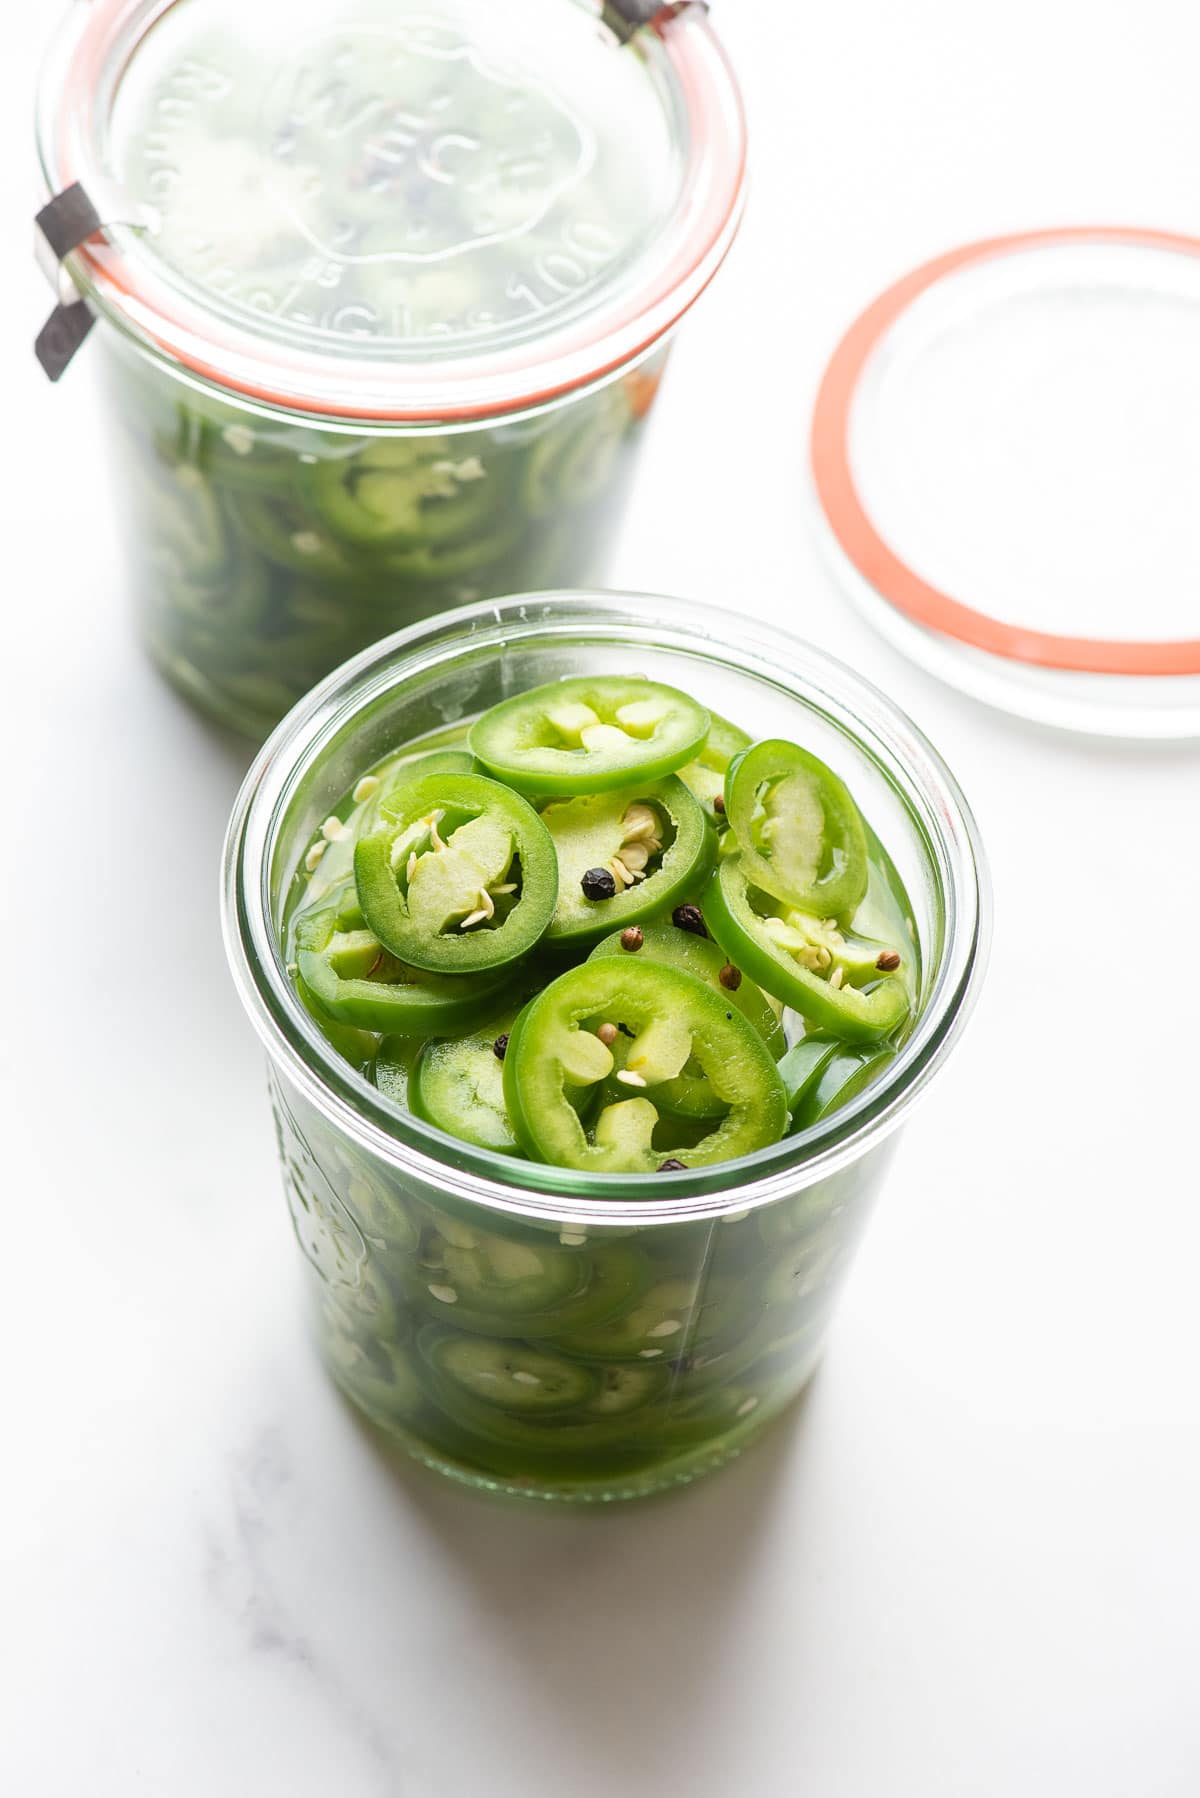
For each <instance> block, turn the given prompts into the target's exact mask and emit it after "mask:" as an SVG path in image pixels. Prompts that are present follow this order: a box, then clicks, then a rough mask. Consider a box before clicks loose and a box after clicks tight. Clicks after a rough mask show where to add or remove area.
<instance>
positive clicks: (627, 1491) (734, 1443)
mask: <svg viewBox="0 0 1200 1798" xmlns="http://www.w3.org/2000/svg"><path fill="white" fill-rule="evenodd" d="M822 1352H823V1350H821V1349H819V1350H818V1351H817V1352H816V1353H814V1355H813V1357H812V1359H811V1361H810V1363H809V1364H808V1366H807V1368H805V1370H804V1372H803V1375H802V1378H801V1380H800V1383H799V1385H798V1386H797V1387H796V1389H795V1391H794V1392H792V1393H791V1394H790V1395H789V1396H788V1398H787V1399H786V1400H785V1401H784V1402H783V1403H782V1404H779V1405H776V1406H774V1407H772V1408H771V1409H770V1410H766V1411H764V1412H762V1413H761V1414H759V1415H756V1416H754V1417H748V1418H747V1419H746V1420H745V1422H744V1423H741V1424H738V1425H737V1426H736V1427H735V1428H733V1429H732V1430H727V1431H726V1432H725V1433H724V1435H722V1436H719V1437H714V1438H712V1439H711V1440H710V1441H708V1442H706V1443H704V1444H703V1445H702V1446H700V1447H697V1448H693V1449H690V1450H689V1451H687V1452H686V1453H682V1454H679V1455H676V1456H674V1457H672V1458H671V1459H670V1460H663V1461H659V1462H657V1463H656V1464H655V1465H653V1466H649V1467H643V1468H640V1469H636V1470H634V1471H631V1472H621V1473H610V1474H600V1473H597V1474H595V1475H594V1476H592V1477H588V1478H576V1479H566V1480H561V1481H559V1480H553V1479H548V1478H541V1477H538V1476H534V1475H528V1476H526V1475H514V1474H502V1473H497V1472H488V1471H487V1470H485V1469H483V1468H480V1467H473V1466H471V1465H470V1464H469V1463H468V1462H466V1461H463V1460H459V1459H456V1458H455V1457H454V1456H452V1455H450V1454H447V1453H444V1452H442V1451H440V1450H438V1449H435V1448H434V1447H432V1446H431V1445H430V1444H429V1443H428V1442H424V1441H422V1440H421V1438H420V1437H419V1436H416V1435H414V1434H413V1433H412V1432H411V1431H409V1430H406V1429H405V1428H404V1427H403V1425H401V1424H399V1423H398V1422H397V1420H396V1419H395V1417H391V1416H388V1415H386V1414H385V1413H383V1412H381V1411H378V1410H376V1409H374V1408H372V1407H371V1406H369V1405H365V1404H363V1403H362V1401H361V1399H360V1398H359V1397H358V1396H357V1395H356V1394H355V1393H354V1392H353V1391H352V1390H351V1389H350V1388H349V1387H348V1386H347V1385H345V1384H343V1382H342V1381H341V1380H340V1379H339V1378H338V1377H337V1375H336V1373H333V1372H332V1371H331V1372H330V1373H329V1377H330V1379H331V1380H332V1381H333V1384H334V1385H335V1386H336V1387H337V1389H338V1391H339V1393H340V1395H341V1397H342V1398H343V1399H344V1400H345V1402H346V1403H347V1404H348V1405H349V1406H350V1408H351V1410H352V1411H354V1412H355V1413H356V1414H357V1415H358V1416H359V1417H361V1418H364V1419H365V1420H366V1421H367V1423H368V1424H370V1425H371V1427H372V1428H373V1429H375V1430H377V1431H379V1433H380V1434H381V1435H382V1436H383V1437H385V1438H386V1440H387V1443H388V1445H389V1446H390V1447H395V1448H399V1449H402V1450H403V1452H404V1453H405V1454H406V1455H407V1456H409V1457H410V1459H412V1460H414V1461H417V1462H419V1463H420V1465H421V1466H422V1467H425V1468H427V1469H428V1470H429V1471H430V1472H431V1473H436V1474H439V1475H440V1476H441V1477H442V1478H443V1479H447V1480H451V1481H453V1483H454V1484H455V1485H458V1486H467V1487H469V1488H470V1489H471V1490H472V1491H474V1492H479V1493H483V1494H485V1495H487V1496H488V1497H492V1498H504V1499H509V1498H519V1499H529V1500H532V1501H533V1502H534V1503H539V1504H556V1505H611V1504H627V1503H630V1502H632V1501H633V1500H635V1499H646V1498H656V1497H663V1496H665V1495H666V1494H668V1493H670V1492H674V1491H678V1490H680V1489H682V1488H683V1487H685V1486H691V1485H693V1484H694V1483H695V1482H696V1481H697V1480H699V1479H703V1478H704V1477H705V1476H706V1475H708V1474H710V1473H716V1472H718V1471H719V1470H720V1469H721V1468H722V1467H727V1466H728V1465H729V1464H730V1462H731V1461H735V1460H736V1459H737V1458H738V1456H739V1455H740V1454H741V1453H742V1451H743V1449H745V1448H746V1447H748V1446H749V1445H750V1443H752V1442H753V1441H756V1440H757V1438H758V1437H759V1436H760V1435H762V1434H763V1433H765V1432H766V1431H767V1430H768V1429H769V1428H770V1427H771V1426H772V1425H773V1424H775V1423H777V1422H778V1421H779V1420H780V1419H781V1418H782V1417H784V1416H786V1415H787V1414H788V1412H790V1411H792V1410H793V1409H794V1408H795V1406H796V1405H797V1403H798V1402H799V1400H800V1399H801V1398H802V1397H803V1396H804V1394H805V1393H806V1392H807V1391H808V1388H809V1386H810V1384H811V1382H812V1380H813V1377H814V1375H815V1374H816V1372H817V1368H818V1366H819V1364H820V1357H821V1353H822Z"/></svg>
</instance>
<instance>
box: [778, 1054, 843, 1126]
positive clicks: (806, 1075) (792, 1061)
mask: <svg viewBox="0 0 1200 1798" xmlns="http://www.w3.org/2000/svg"><path fill="white" fill-rule="evenodd" d="M839 1047H840V1044H839V1043H838V1040H837V1038H836V1037H835V1036H806V1037H804V1038H803V1040H802V1041H801V1042H798V1043H797V1044H796V1046H795V1047H794V1048H792V1049H789V1050H788V1052H787V1054H786V1055H785V1056H784V1058H783V1060H782V1061H781V1062H780V1064H779V1077H780V1079H781V1080H782V1081H783V1085H784V1090H785V1091H786V1093H787V1097H788V1110H789V1111H790V1112H792V1113H793V1114H794V1113H795V1111H796V1108H797V1107H798V1106H799V1105H802V1104H803V1102H804V1101H805V1099H807V1097H808V1095H809V1093H811V1092H812V1091H813V1090H814V1088H815V1087H816V1084H817V1081H818V1080H819V1079H820V1078H821V1075H822V1074H823V1073H824V1072H825V1069H826V1068H827V1067H828V1066H829V1063H830V1062H831V1061H832V1060H833V1058H834V1056H835V1055H836V1054H837V1052H838V1049H839Z"/></svg>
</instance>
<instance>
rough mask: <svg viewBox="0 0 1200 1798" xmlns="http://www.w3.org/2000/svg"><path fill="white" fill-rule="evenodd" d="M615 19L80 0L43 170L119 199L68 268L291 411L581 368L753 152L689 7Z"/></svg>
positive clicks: (339, 408)
mask: <svg viewBox="0 0 1200 1798" xmlns="http://www.w3.org/2000/svg"><path fill="white" fill-rule="evenodd" d="M603 11H604V18H606V19H608V20H610V21H611V23H605V22H604V19H602V17H601V10H600V7H599V5H598V0H521V4H520V5H514V4H507V3H501V0H356V4H355V7H354V10H353V16H352V18H350V19H347V18H346V17H345V16H344V15H343V14H342V13H341V11H340V9H338V8H331V7H330V6H329V5H328V3H327V0H286V3H285V0H254V4H253V5H251V6H247V5H245V3H244V0H76V5H75V8H74V10H73V11H72V13H71V15H70V16H69V18H68V20H67V23H66V25H65V26H64V28H63V30H62V32H61V34H60V36H59V38H58V41H57V43H56V46H55V48H54V51H53V52H52V55H51V58H50V61H49V64H48V66H47V69H46V73H45V76H44V80H43V84H42V93H41V103H40V108H39V137H40V151H41V158H42V166H43V173H44V176H45V180H46V184H47V187H48V189H49V191H50V193H52V194H54V193H59V192H61V191H62V190H64V189H68V188H70V187H72V186H73V185H74V184H76V183H79V184H81V185H82V187H83V188H84V190H85V191H86V192H88V193H91V192H92V191H93V190H95V191H97V192H100V191H103V192H105V193H110V194H111V193H113V192H114V191H115V192H118V193H120V195H121V196H122V203H121V204H120V205H119V206H118V207H116V209H115V210H116V212H117V213H118V214H119V217H113V218H111V220H110V219H109V218H106V220H105V228H104V230H103V232H102V233H99V234H97V235H95V236H92V237H91V238H89V239H88V240H87V242H86V243H85V244H84V245H82V246H81V248H80V249H79V250H78V251H76V252H75V254H74V256H73V257H72V258H71V260H70V262H69V264H68V266H69V269H70V273H71V275H72V277H73V278H74V279H75V281H76V284H77V285H78V286H79V287H80V289H81V290H82V291H83V293H84V294H85V296H86V297H87V298H88V300H89V301H91V302H92V303H93V304H94V305H95V306H96V308H97V310H99V311H100V312H101V313H102V314H103V315H106V316H108V317H110V318H112V319H114V320H115V321H116V322H117V323H119V324H122V325H124V326H125V327H126V328H127V329H128V330H130V331H131V332H132V333H133V334H134V335H135V336H137V337H138V338H140V339H141V340H143V341H144V342H147V343H148V344H150V345H151V346H153V347H155V348H157V349H158V350H159V351H161V352H163V353H164V354H166V355H167V356H169V357H171V358H172V359H174V360H175V361H177V362H179V363H182V364H183V365H185V366H186V367H187V368H190V369H191V370H193V371H194V372H195V373H196V374H198V375H200V376H202V377H204V378H206V379H210V380H213V381H216V382H218V383H220V384H221V385H223V386H225V387H229V388H233V389H235V390H238V391H241V392H243V393H246V394H248V395H250V396H252V397H254V398H255V399H259V400H262V401H265V402H266V403H269V404H276V405H281V406H285V407H288V408H292V409H296V410H303V411H306V412H316V413H319V414H324V415H331V416H344V417H354V418H392V419H423V418H439V419H447V418H473V417H481V416H487V415H489V414H492V413H496V412H502V411H511V410H514V409H517V408H520V407H523V406H527V405H530V404H535V403H538V402H540V401H543V400H546V399H549V398H551V397H553V396H554V395H556V394H560V393H564V392H568V391H570V390H571V389H573V388H575V387H578V386H580V385H583V384H585V383H587V382H589V381H593V380H595V379H598V378H600V377H601V376H603V375H605V374H607V373H609V372H610V371H612V370H613V369H616V368H618V367H621V366H623V365H624V364H626V363H628V362H629V361H630V360H631V359H632V358H634V357H636V356H638V355H640V354H642V353H643V352H644V351H645V350H647V349H648V348H649V347H650V346H651V345H652V344H654V343H655V342H656V341H657V340H658V339H659V338H660V337H662V335H663V334H664V333H665V332H666V331H668V330H669V329H670V327H671V326H672V325H673V324H675V323H676V322H677V320H678V319H679V318H680V316H681V315H682V314H683V312H685V311H686V310H687V308H688V307H689V306H690V305H691V304H692V302H693V301H694V300H695V298H696V297H697V295H698V294H699V293H700V292H701V291H702V289H703V288H704V287H705V286H706V285H707V283H708V281H709V280H710V279H711V277H712V275H713V274H714V273H715V271H716V269H717V267H718V266H719V264H720V262H721V261H722V259H723V258H724V255H725V253H726V251H727V250H728V248H729V245H730V243H731V242H732V239H733V236H734V234H735V232H736V229H737V224H738V221H739V217H740V211H741V202H742V195H743V189H744V171H745V125H744V118H743V113H742V108H741V102H740V98H739V94H738V90H737V87H736V84H735V82H734V79H733V75H732V73H731V71H730V68H729V65H728V63H727V61H726V60H725V57H724V55H723V53H722V51H721V49H720V47H719V45H718V43H717V41H716V38H715V37H714V35H713V33H712V31H711V28H710V27H709V25H708V22H707V19H706V17H705V12H706V9H705V8H704V7H703V6H699V5H683V6H680V5H663V6H660V7H658V8H657V9H655V8H648V7H646V6H644V4H643V0H615V3H614V4H612V5H609V6H605V7H604V9H603ZM647 12H653V14H654V16H653V18H652V19H651V20H650V22H649V24H648V25H647V28H646V29H635V26H636V24H637V22H638V20H639V19H641V18H642V17H644V16H645V14H646V13H647ZM139 219H140V220H142V221H143V223H142V224H141V225H139V224H138V223H137V222H135V221H137V220H139Z"/></svg>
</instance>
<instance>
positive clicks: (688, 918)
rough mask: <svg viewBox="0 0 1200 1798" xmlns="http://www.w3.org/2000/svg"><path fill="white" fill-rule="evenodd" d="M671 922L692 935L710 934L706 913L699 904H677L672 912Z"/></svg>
mask: <svg viewBox="0 0 1200 1798" xmlns="http://www.w3.org/2000/svg"><path fill="white" fill-rule="evenodd" d="M671 922H672V924H674V926H675V928H676V930H686V931H687V932H688V933H689V935H691V936H707V935H708V932H707V930H706V929H705V928H704V914H703V912H702V911H701V910H700V907H699V906H698V905H677V906H676V907H675V910H674V911H673V912H672V913H671Z"/></svg>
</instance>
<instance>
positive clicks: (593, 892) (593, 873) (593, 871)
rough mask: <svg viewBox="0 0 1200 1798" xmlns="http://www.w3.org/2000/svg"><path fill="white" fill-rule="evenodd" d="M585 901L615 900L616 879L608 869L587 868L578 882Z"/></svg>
mask: <svg viewBox="0 0 1200 1798" xmlns="http://www.w3.org/2000/svg"><path fill="white" fill-rule="evenodd" d="M579 884H580V886H581V887H582V888H583V896H584V898H585V899H615V898H616V894H617V878H616V875H615V874H613V873H612V871H611V869H609V868H589V869H588V871H587V873H586V874H585V875H584V877H583V879H582V880H581V881H580V883H579Z"/></svg>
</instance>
